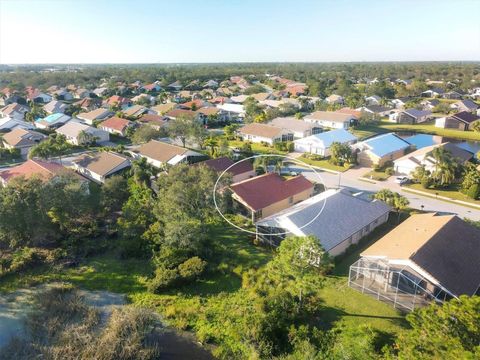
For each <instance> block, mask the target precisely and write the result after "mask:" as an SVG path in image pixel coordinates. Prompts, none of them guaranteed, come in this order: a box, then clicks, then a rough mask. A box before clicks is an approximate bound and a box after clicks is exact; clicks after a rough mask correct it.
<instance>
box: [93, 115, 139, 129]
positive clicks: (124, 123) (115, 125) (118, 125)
mask: <svg viewBox="0 0 480 360" xmlns="http://www.w3.org/2000/svg"><path fill="white" fill-rule="evenodd" d="M131 124H132V122H131V121H128V120H126V119H122V118H119V117H117V116H113V117H111V118H109V119H107V120H105V121H103V122H102V123H100V126H101V127H105V128H108V129H113V130H117V131H120V132H123V131H124V130H125V129H126V128H127V127H128V126H130V125H131Z"/></svg>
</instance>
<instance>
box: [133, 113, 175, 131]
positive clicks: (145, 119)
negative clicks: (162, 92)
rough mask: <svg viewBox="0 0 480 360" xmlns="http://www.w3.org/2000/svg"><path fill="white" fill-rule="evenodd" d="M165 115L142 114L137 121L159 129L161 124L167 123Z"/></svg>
mask: <svg viewBox="0 0 480 360" xmlns="http://www.w3.org/2000/svg"><path fill="white" fill-rule="evenodd" d="M167 120H168V119H166V118H165V117H163V116H160V115H156V114H143V115H142V116H140V118H138V119H137V122H138V123H140V124H142V125H149V126H151V127H153V128H154V129H156V130H160V128H162V127H163V126H165V125H166V124H167Z"/></svg>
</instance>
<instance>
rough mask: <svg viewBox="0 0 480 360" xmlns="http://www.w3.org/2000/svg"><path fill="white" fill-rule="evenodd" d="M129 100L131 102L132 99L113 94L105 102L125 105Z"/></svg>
mask: <svg viewBox="0 0 480 360" xmlns="http://www.w3.org/2000/svg"><path fill="white" fill-rule="evenodd" d="M129 102H131V101H130V99H127V98H125V97H123V96H118V95H112V96H110V97H109V98H108V99H107V100H105V103H106V104H108V105H114V104H115V103H117V104H119V105H123V104H128V103H129Z"/></svg>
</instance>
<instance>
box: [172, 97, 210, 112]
mask: <svg viewBox="0 0 480 360" xmlns="http://www.w3.org/2000/svg"><path fill="white" fill-rule="evenodd" d="M207 106H213V105H212V104H210V103H209V102H208V101H205V100H202V99H195V100H192V101H187V102H185V103H182V104H178V108H179V109H185V110H193V111H195V110H198V109H200V108H203V107H207Z"/></svg>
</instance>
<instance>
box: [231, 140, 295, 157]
mask: <svg viewBox="0 0 480 360" xmlns="http://www.w3.org/2000/svg"><path fill="white" fill-rule="evenodd" d="M243 144H245V141H239V140H229V141H228V145H229V146H230V147H231V148H241V147H242V145H243ZM250 146H251V147H252V151H253V153H255V154H279V155H286V154H287V152H286V151H281V150H277V149H275V148H274V147H273V146H265V145H262V144H259V143H250Z"/></svg>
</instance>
